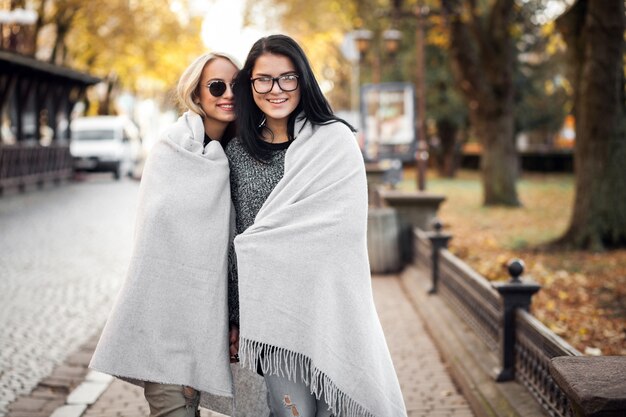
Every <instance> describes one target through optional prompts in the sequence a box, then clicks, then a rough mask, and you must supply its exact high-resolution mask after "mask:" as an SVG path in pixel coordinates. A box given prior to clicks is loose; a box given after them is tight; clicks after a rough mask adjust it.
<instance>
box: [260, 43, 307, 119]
mask: <svg viewBox="0 0 626 417" xmlns="http://www.w3.org/2000/svg"><path fill="white" fill-rule="evenodd" d="M290 75H291V76H294V75H295V76H297V75H298V72H297V71H296V67H295V66H294V65H293V62H291V59H289V58H288V57H286V56H284V55H275V54H271V53H265V54H263V55H261V56H259V57H258V58H257V60H256V62H255V63H254V67H253V68H252V77H251V79H252V80H254V79H259V78H260V79H261V80H259V81H256V82H255V84H253V85H251V86H250V88H252V96H253V97H254V102H255V103H256V105H257V106H258V107H259V109H261V111H262V112H263V113H264V114H265V117H266V118H267V120H268V122H284V123H287V119H288V117H289V115H290V114H291V113H292V112H293V111H294V110H295V108H296V107H297V106H298V104H299V103H300V85H299V83H298V81H299V80H298V79H297V78H294V77H289V76H290ZM279 77H281V79H280V80H274V81H273V85H272V80H270V79H273V78H279ZM279 82H280V85H279ZM270 85H272V87H271V90H269V91H268V92H265V89H266V88H269V86H270ZM281 85H282V86H283V87H285V88H286V89H288V90H289V89H291V88H293V87H296V88H295V90H293V91H284V90H283V89H281ZM255 86H256V89H255ZM264 86H265V88H264ZM257 90H258V91H261V93H259V92H257Z"/></svg>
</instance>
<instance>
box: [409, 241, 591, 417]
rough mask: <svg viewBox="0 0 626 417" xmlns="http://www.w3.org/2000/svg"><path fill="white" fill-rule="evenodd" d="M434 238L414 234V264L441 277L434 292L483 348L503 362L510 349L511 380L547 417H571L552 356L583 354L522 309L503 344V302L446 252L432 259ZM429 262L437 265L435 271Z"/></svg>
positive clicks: (454, 257)
mask: <svg viewBox="0 0 626 417" xmlns="http://www.w3.org/2000/svg"><path fill="white" fill-rule="evenodd" d="M436 234H437V233H436V232H431V233H427V232H424V231H422V230H419V229H417V230H416V232H415V262H416V264H417V265H418V266H419V267H420V268H423V269H425V270H427V271H429V272H431V273H432V271H433V269H436V270H438V271H439V273H438V277H433V289H436V291H437V293H438V294H439V295H441V297H442V298H443V299H444V300H445V301H446V303H448V304H449V305H450V307H451V308H452V309H453V310H454V311H455V312H456V313H457V314H458V315H459V316H460V317H462V318H463V319H464V320H465V321H466V323H467V324H468V325H469V326H470V328H472V330H473V331H474V332H475V333H476V334H477V335H478V336H479V338H480V339H481V340H482V341H483V342H484V343H485V346H486V347H488V348H489V349H490V350H492V351H495V352H500V353H501V354H502V358H505V357H506V352H504V351H505V350H506V349H512V351H511V352H510V353H511V357H513V358H514V368H513V369H514V373H513V374H514V377H515V379H516V380H517V381H518V382H520V383H521V384H523V385H524V386H525V387H526V388H527V389H528V390H529V391H530V393H531V394H532V395H533V396H534V397H535V398H536V399H537V401H538V402H539V404H541V406H542V407H543V408H544V409H545V410H546V412H547V413H548V414H549V415H551V416H554V417H572V416H573V415H572V412H571V411H570V410H571V409H570V407H569V401H568V399H567V397H566V396H565V394H564V393H563V392H562V391H561V389H560V388H559V387H558V385H556V383H555V382H554V380H553V379H552V377H551V376H550V371H549V363H550V359H552V358H553V357H556V356H577V355H580V354H581V353H580V352H578V351H577V350H576V349H574V348H573V347H572V346H570V345H569V344H568V343H567V342H565V341H564V340H563V339H562V338H560V337H559V336H557V335H556V334H555V333H554V332H552V331H550V330H549V329H548V328H547V327H546V326H544V325H543V324H542V323H541V322H539V321H538V320H537V319H536V318H535V317H533V316H532V315H531V314H530V313H529V312H528V311H526V310H525V309H520V308H518V309H516V310H515V311H514V314H513V317H514V318H513V326H514V335H515V337H514V339H513V340H514V342H513V343H512V344H511V343H505V338H504V337H503V335H504V334H505V333H506V330H507V329H505V328H504V323H505V322H506V321H507V320H505V319H504V317H505V303H506V300H505V299H504V298H503V296H502V295H500V293H499V292H498V291H497V290H496V289H495V288H494V286H493V285H492V284H491V283H490V282H489V281H488V280H487V279H486V278H485V277H483V276H481V275H480V274H478V273H477V272H476V271H474V270H473V269H471V268H470V267H469V266H468V265H467V264H466V263H464V262H463V261H462V260H461V259H459V258H457V257H456V256H454V255H453V254H452V253H451V252H450V251H448V250H447V249H445V248H443V249H440V251H439V254H438V256H436V257H433V256H432V251H433V248H434V245H432V244H431V242H432V241H433V239H434V237H435V236H436ZM433 260H435V262H437V260H438V262H439V265H438V266H437V267H435V268H434V265H433ZM437 282H438V283H437ZM515 285H520V283H516V284H515ZM522 285H523V284H522Z"/></svg>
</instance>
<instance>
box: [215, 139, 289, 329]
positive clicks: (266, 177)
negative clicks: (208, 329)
mask: <svg viewBox="0 0 626 417" xmlns="http://www.w3.org/2000/svg"><path fill="white" fill-rule="evenodd" d="M262 143H263V146H265V147H266V148H267V149H269V150H270V155H271V157H270V158H269V159H268V161H267V162H266V163H263V162H260V161H258V160H256V159H254V157H253V156H252V155H250V154H249V153H248V151H247V150H246V148H245V147H244V146H243V144H242V143H241V141H240V140H239V138H235V139H233V140H231V141H230V142H229V143H228V145H226V149H225V151H226V156H227V157H228V162H229V164H230V191H231V197H232V199H233V205H234V206H235V214H236V227H235V229H236V234H237V235H238V234H240V233H243V232H244V231H245V230H246V229H247V228H248V227H250V226H251V225H252V223H254V219H255V217H256V215H257V213H258V212H259V210H260V209H261V207H262V206H263V203H265V200H267V197H268V196H269V195H270V193H271V192H272V190H273V189H274V187H275V186H276V184H278V182H279V181H280V180H281V179H282V177H283V174H284V171H285V153H286V152H287V148H288V147H289V145H290V144H291V142H285V143H278V144H270V143H266V142H262ZM228 264H229V268H228V278H229V279H228V316H229V320H230V323H231V324H237V325H238V324H239V291H238V288H237V259H236V256H235V249H234V246H233V245H231V247H230V250H229V253H228Z"/></svg>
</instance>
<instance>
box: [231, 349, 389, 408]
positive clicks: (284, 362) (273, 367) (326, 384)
mask: <svg viewBox="0 0 626 417" xmlns="http://www.w3.org/2000/svg"><path fill="white" fill-rule="evenodd" d="M239 358H240V360H241V365H242V366H245V367H247V368H249V369H250V370H252V371H256V369H257V366H258V365H259V364H260V366H261V370H262V371H263V373H264V374H267V375H278V376H280V377H281V378H287V379H288V380H290V381H294V382H297V381H296V377H297V375H298V372H297V371H298V370H299V371H300V372H299V374H300V375H302V379H303V382H304V383H305V384H306V385H308V386H309V389H310V391H311V394H313V395H315V397H316V398H318V399H319V398H321V396H322V395H323V396H324V401H326V404H328V405H329V406H330V409H331V411H332V413H333V415H334V416H335V417H377V416H375V415H374V414H372V413H371V412H370V411H368V410H366V409H365V408H363V406H362V405H361V404H359V403H357V402H356V401H354V400H353V399H352V398H350V397H349V396H348V395H347V394H346V393H345V392H343V391H341V390H340V389H339V388H338V387H337V386H336V385H335V384H334V382H333V381H332V380H331V379H330V378H329V377H328V375H326V374H325V373H324V372H322V371H321V370H319V369H318V368H316V367H314V366H313V365H312V364H311V359H310V358H309V357H307V356H305V355H303V354H301V353H298V352H293V351H290V350H287V349H284V348H279V347H276V346H272V345H268V344H266V343H261V342H257V341H254V340H249V339H244V338H241V339H240V340H239Z"/></svg>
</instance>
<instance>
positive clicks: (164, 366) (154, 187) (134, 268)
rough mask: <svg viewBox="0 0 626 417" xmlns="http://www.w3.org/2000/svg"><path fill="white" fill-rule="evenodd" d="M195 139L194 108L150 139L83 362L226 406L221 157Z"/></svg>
mask: <svg viewBox="0 0 626 417" xmlns="http://www.w3.org/2000/svg"><path fill="white" fill-rule="evenodd" d="M203 140H204V127H203V125H202V120H201V118H200V116H198V115H197V114H194V113H190V112H187V113H185V114H184V115H183V116H181V118H180V119H179V120H178V121H177V122H176V123H175V124H174V125H173V126H172V127H171V128H169V129H168V130H167V131H166V132H165V133H164V135H163V136H162V137H161V138H160V140H159V141H158V142H157V143H156V144H155V145H154V147H153V148H152V149H151V152H150V155H149V157H148V160H147V161H146V165H145V169H144V173H143V177H142V181H141V185H140V191H139V203H138V210H137V218H136V229H135V241H134V249H133V254H132V259H131V262H130V266H129V269H128V274H127V278H126V281H125V283H124V285H123V287H122V288H121V290H120V292H119V295H118V298H117V301H116V303H115V305H114V308H113V310H112V312H111V314H110V317H109V319H108V321H107V323H106V326H105V328H104V331H103V333H102V336H101V338H100V341H99V343H98V346H97V348H96V351H95V353H94V356H93V358H92V361H91V364H90V367H91V368H93V369H96V370H98V371H101V372H105V373H107V374H111V375H115V376H118V377H120V378H123V379H126V380H129V381H131V382H134V383H136V384H139V385H141V384H143V381H152V382H160V383H170V384H180V385H186V386H190V387H193V388H195V389H197V390H199V391H203V392H204V393H205V397H206V396H209V397H211V396H212V397H215V399H219V398H217V397H223V398H222V401H221V402H219V401H218V403H220V404H222V405H223V406H214V407H213V408H214V409H217V410H219V411H221V412H229V409H230V407H231V406H232V397H233V382H232V374H231V369H230V364H229V353H228V312H227V310H228V307H227V258H228V256H227V249H228V246H229V239H230V236H231V235H230V227H231V224H230V223H231V200H230V185H229V176H228V161H227V159H226V155H225V154H224V152H223V150H222V147H221V145H220V144H219V143H218V142H210V143H209V144H208V145H207V146H206V147H204V146H203ZM224 400H225V401H224Z"/></svg>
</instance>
